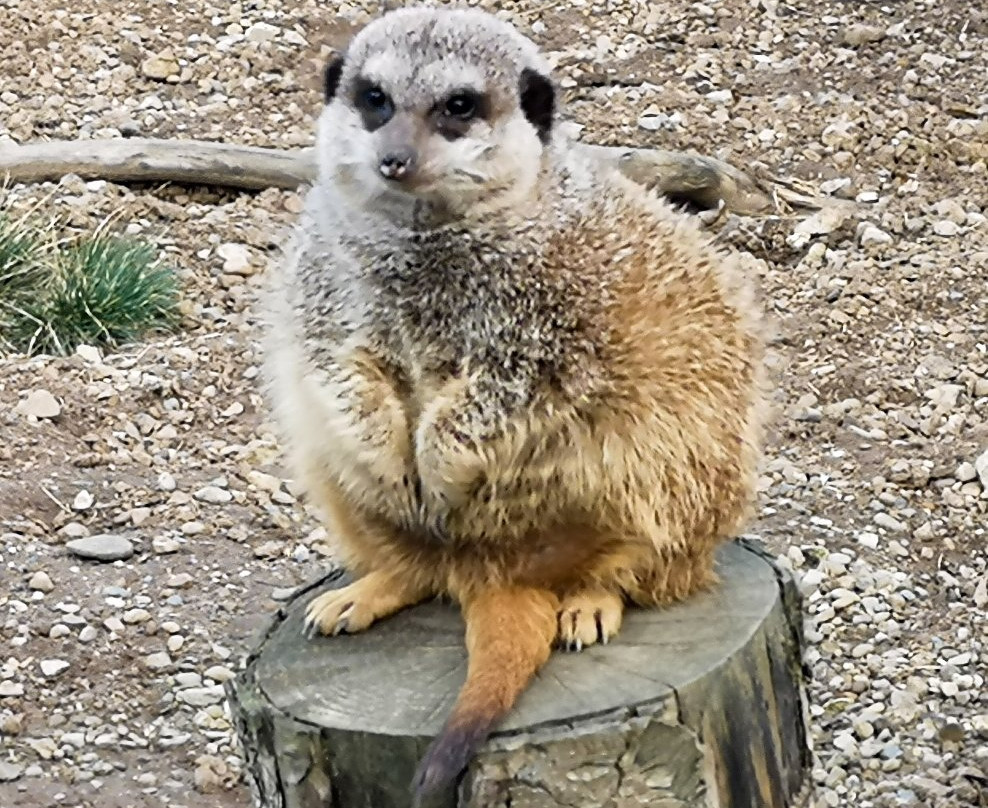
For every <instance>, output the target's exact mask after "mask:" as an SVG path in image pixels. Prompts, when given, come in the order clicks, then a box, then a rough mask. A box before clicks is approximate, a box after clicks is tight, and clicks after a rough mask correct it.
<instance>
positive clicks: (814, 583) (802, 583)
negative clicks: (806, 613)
mask: <svg viewBox="0 0 988 808" xmlns="http://www.w3.org/2000/svg"><path fill="white" fill-rule="evenodd" d="M821 583H823V572H822V571H820V570H819V569H813V570H807V571H806V572H804V573H803V575H802V577H800V579H799V588H800V589H801V590H803V592H804V593H806V594H807V595H808V594H811V593H812V592H815V591H816V590H817V589H818V588H819V587H820V584H821Z"/></svg>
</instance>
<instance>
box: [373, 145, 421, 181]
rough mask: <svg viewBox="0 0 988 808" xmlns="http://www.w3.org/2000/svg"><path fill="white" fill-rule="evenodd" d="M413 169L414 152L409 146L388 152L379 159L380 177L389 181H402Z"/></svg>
mask: <svg viewBox="0 0 988 808" xmlns="http://www.w3.org/2000/svg"><path fill="white" fill-rule="evenodd" d="M414 167H415V150H414V149H413V148H411V147H410V146H405V147H402V148H398V149H396V150H394V151H389V152H388V153H387V154H385V155H384V157H382V158H381V176H382V177H386V178H387V179H389V180H403V179H405V177H407V176H408V175H409V174H410V173H411V172H412V169H413V168H414Z"/></svg>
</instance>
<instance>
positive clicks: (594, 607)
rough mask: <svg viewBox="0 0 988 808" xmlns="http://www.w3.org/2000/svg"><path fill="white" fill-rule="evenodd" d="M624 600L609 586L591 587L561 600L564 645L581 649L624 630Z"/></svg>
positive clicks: (603, 642)
mask: <svg viewBox="0 0 988 808" xmlns="http://www.w3.org/2000/svg"><path fill="white" fill-rule="evenodd" d="M623 614H624V601H623V599H622V598H621V596H620V595H616V594H615V593H613V592H608V591H607V590H606V589H588V590H584V591H582V592H575V593H574V594H572V595H568V596H567V597H564V598H563V599H562V602H561V604H560V610H559V634H558V636H557V638H556V640H557V643H558V644H559V646H560V647H561V648H564V649H566V650H567V651H581V650H583V649H584V648H586V647H587V646H588V645H593V644H594V643H598V642H599V643H602V644H606V643H607V642H608V640H610V639H611V638H612V637H613V636H615V635H616V634H617V633H618V631H619V630H620V629H621V618H622V616H623Z"/></svg>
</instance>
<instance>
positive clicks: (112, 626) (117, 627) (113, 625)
mask: <svg viewBox="0 0 988 808" xmlns="http://www.w3.org/2000/svg"><path fill="white" fill-rule="evenodd" d="M103 626H104V627H105V628H106V630H107V631H112V632H113V633H114V634H119V633H120V632H122V631H123V630H124V624H123V622H122V621H121V620H120V618H119V617H107V618H106V620H104V621H103Z"/></svg>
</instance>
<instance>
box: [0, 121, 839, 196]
mask: <svg viewBox="0 0 988 808" xmlns="http://www.w3.org/2000/svg"><path fill="white" fill-rule="evenodd" d="M579 148H582V149H586V150H587V152H588V153H591V154H593V156H594V157H595V158H596V159H599V160H601V161H602V162H605V163H609V164H612V165H614V166H615V167H616V168H618V169H619V170H620V171H621V172H623V173H624V174H625V175H626V176H628V177H630V178H631V179H632V180H635V181H636V182H640V183H642V184H643V185H646V186H648V187H651V188H655V189H656V190H658V191H659V192H660V193H662V194H664V195H666V196H668V197H670V198H672V199H674V200H676V201H679V202H684V203H688V204H692V205H693V206H694V207H697V208H700V209H703V210H709V209H715V208H717V207H718V206H719V204H720V202H721V201H723V203H724V205H725V207H727V208H728V209H729V210H731V211H733V212H735V213H739V214H743V215H763V214H770V213H783V212H786V211H787V210H789V209H790V208H791V207H795V208H808V209H816V208H819V207H820V206H821V203H820V202H819V200H816V199H814V198H813V197H812V196H811V195H808V194H801V193H799V192H797V191H796V190H795V189H794V188H793V186H792V185H791V184H786V183H784V182H783V181H781V180H779V179H777V178H774V177H764V178H755V177H752V176H751V175H749V174H746V173H744V172H742V171H739V170H738V169H736V168H734V167H733V166H731V165H729V164H727V163H725V162H723V161H721V160H715V159H713V158H711V157H703V156H700V155H691V154H685V153H682V152H670V151H661V150H659V149H634V148H621V147H615V146H595V145H587V144H580V145H579ZM315 171H316V168H315V160H314V154H313V150H312V149H311V148H307V149H294V150H288V151H286V150H281V149H267V148H260V147H256V146H238V145H229V144H225V143H213V142H208V141H203V140H155V139H150V138H130V139H113V140H75V141H72V140H69V141H52V142H44V143H29V144H27V145H23V146H16V145H10V144H3V145H0V176H2V175H6V177H7V181H8V182H45V181H57V180H59V179H61V178H62V177H63V176H65V175H66V174H76V175H78V176H80V177H82V178H83V179H102V180H107V181H109V182H118V183H128V182H175V183H181V184H192V185H214V186H224V187H230V188H244V189H250V190H261V189H264V188H297V187H298V186H299V185H302V184H304V183H307V182H311V181H312V179H313V178H314V177H315Z"/></svg>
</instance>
